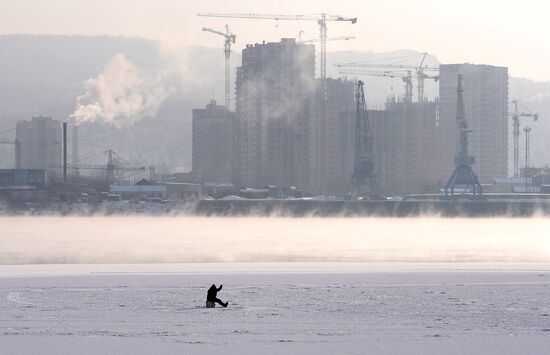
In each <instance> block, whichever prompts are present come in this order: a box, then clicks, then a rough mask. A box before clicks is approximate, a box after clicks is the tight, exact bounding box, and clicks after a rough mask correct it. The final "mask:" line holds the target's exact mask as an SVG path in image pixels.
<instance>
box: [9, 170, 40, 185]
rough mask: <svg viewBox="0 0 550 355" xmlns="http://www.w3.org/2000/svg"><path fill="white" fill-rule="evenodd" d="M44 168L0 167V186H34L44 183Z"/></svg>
mask: <svg viewBox="0 0 550 355" xmlns="http://www.w3.org/2000/svg"><path fill="white" fill-rule="evenodd" d="M45 181H46V180H45V174H44V170H37V169H0V187H13V186H35V187H40V186H43V185H44V184H45Z"/></svg>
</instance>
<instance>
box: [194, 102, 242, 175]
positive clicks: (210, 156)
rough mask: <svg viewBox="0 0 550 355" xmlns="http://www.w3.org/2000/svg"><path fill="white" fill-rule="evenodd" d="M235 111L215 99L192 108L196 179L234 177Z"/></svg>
mask: <svg viewBox="0 0 550 355" xmlns="http://www.w3.org/2000/svg"><path fill="white" fill-rule="evenodd" d="M234 125H235V114H234V113H233V112H229V111H228V110H227V109H226V108H225V106H219V105H217V104H216V101H214V100H212V101H211V102H210V103H209V104H208V105H207V106H206V108H204V109H194V110H193V143H192V146H193V148H192V149H193V152H192V156H193V161H192V164H193V175H194V177H195V180H197V182H201V183H202V182H229V181H232V180H233V178H234V169H233V167H234V149H235V145H234V140H235V135H234Z"/></svg>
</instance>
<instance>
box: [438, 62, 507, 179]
mask: <svg viewBox="0 0 550 355" xmlns="http://www.w3.org/2000/svg"><path fill="white" fill-rule="evenodd" d="M459 74H461V75H463V87H464V116H465V118H466V121H467V122H468V126H469V127H470V128H471V129H472V134H471V135H470V140H469V148H470V153H471V155H473V156H474V157H475V159H476V163H475V166H474V170H475V171H476V173H477V174H478V176H479V180H480V181H481V183H492V182H493V180H494V178H496V177H502V176H507V173H508V126H509V124H508V123H509V122H508V68H505V67H495V66H490V65H474V64H447V65H441V67H440V84H439V100H440V104H439V118H438V127H437V142H436V152H437V161H436V174H437V176H438V177H439V181H440V182H441V183H442V184H444V183H445V181H446V179H448V177H449V176H450V175H451V173H452V172H453V170H454V167H455V163H454V156H455V153H456V149H457V145H458V133H459V132H458V127H457V123H456V112H457V109H456V106H457V95H456V90H457V84H458V75H459Z"/></svg>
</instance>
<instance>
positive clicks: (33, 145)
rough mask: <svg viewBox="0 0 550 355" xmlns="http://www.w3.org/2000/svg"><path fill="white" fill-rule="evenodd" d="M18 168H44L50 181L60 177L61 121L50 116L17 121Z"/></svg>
mask: <svg viewBox="0 0 550 355" xmlns="http://www.w3.org/2000/svg"><path fill="white" fill-rule="evenodd" d="M16 141H17V143H18V147H17V148H18V149H16V150H18V151H16V161H17V162H18V164H17V165H18V166H17V168H18V169H38V170H46V172H47V174H48V178H49V180H51V181H55V180H56V179H59V178H61V175H62V174H61V172H62V162H61V154H62V146H63V142H62V130H61V122H59V121H57V120H53V119H52V118H50V117H42V116H39V117H33V118H32V120H31V121H26V120H25V121H19V122H18V123H17V128H16Z"/></svg>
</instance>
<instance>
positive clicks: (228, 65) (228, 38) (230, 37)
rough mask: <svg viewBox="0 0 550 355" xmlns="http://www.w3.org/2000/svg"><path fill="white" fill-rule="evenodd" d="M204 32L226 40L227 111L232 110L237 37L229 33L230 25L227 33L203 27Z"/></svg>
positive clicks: (226, 26) (227, 27) (226, 30)
mask: <svg viewBox="0 0 550 355" xmlns="http://www.w3.org/2000/svg"><path fill="white" fill-rule="evenodd" d="M202 30H203V31H205V32H210V33H214V34H217V35H220V36H223V37H224V38H225V42H224V50H223V53H224V54H225V109H226V110H228V111H229V110H230V105H231V99H230V96H231V95H230V93H229V91H230V88H229V87H230V82H231V79H230V72H231V44H235V41H236V40H237V35H235V34H234V33H231V32H230V31H229V25H225V32H222V31H217V30H213V29H211V28H208V27H203V28H202Z"/></svg>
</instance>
